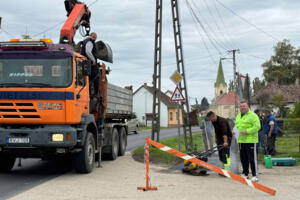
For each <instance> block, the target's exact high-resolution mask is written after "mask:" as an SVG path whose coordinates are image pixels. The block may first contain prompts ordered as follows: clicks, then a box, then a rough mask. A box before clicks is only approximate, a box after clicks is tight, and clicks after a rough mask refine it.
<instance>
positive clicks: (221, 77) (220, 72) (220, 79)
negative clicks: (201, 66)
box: [215, 58, 227, 87]
mask: <svg viewBox="0 0 300 200" xmlns="http://www.w3.org/2000/svg"><path fill="white" fill-rule="evenodd" d="M221 84H223V85H224V86H225V87H227V84H226V82H225V78H224V72H223V67H222V60H221V58H220V61H219V69H218V74H217V80H216V82H215V87H219V86H220V85H221Z"/></svg>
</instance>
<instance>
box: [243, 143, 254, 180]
mask: <svg viewBox="0 0 300 200" xmlns="http://www.w3.org/2000/svg"><path fill="white" fill-rule="evenodd" d="M240 159H241V163H242V167H243V174H245V175H246V176H248V174H249V164H250V167H251V172H252V176H257V154H256V143H240Z"/></svg>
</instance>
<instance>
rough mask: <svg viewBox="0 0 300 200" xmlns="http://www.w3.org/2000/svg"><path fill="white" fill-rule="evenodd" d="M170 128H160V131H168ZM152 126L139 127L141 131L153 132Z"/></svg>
mask: <svg viewBox="0 0 300 200" xmlns="http://www.w3.org/2000/svg"><path fill="white" fill-rule="evenodd" d="M168 128H169V127H163V126H162V127H160V129H168ZM151 129H152V126H139V131H146V130H151Z"/></svg>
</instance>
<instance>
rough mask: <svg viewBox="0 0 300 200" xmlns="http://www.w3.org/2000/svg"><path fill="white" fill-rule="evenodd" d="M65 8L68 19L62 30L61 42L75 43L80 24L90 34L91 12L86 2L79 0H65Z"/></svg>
mask: <svg viewBox="0 0 300 200" xmlns="http://www.w3.org/2000/svg"><path fill="white" fill-rule="evenodd" d="M65 8H66V11H67V13H68V14H67V16H68V19H67V21H66V22H65V24H64V25H63V27H62V29H61V30H60V40H59V42H60V43H61V44H73V43H74V41H73V38H74V36H75V33H76V31H77V29H78V28H79V27H80V26H83V27H84V28H85V31H86V35H88V34H89V32H90V17H91V12H90V10H89V9H88V7H87V6H86V5H85V4H84V3H82V2H80V1H78V0H65Z"/></svg>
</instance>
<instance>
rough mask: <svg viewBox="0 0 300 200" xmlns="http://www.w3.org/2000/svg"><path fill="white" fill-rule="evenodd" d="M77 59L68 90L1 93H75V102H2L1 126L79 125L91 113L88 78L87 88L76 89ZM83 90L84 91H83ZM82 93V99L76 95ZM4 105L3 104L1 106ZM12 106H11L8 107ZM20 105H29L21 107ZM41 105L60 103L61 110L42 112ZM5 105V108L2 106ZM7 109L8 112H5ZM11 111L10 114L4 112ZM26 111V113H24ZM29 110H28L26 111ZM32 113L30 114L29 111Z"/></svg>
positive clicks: (33, 89) (14, 89)
mask: <svg viewBox="0 0 300 200" xmlns="http://www.w3.org/2000/svg"><path fill="white" fill-rule="evenodd" d="M74 66H75V58H74V59H73V83H72V84H71V86H70V87H68V88H0V91H7V92H9V91H13V92H15V91H20V92H22V91H23V92H29V91H31V92H43V91H44V92H74V100H44V99H43V100H38V99H37V100H35V99H34V100H14V99H1V100H0V123H1V124H79V123H80V121H81V117H82V114H88V113H89V86H88V77H85V82H86V84H87V85H86V87H85V88H83V89H82V87H81V86H78V87H75V81H74V80H75V67H74ZM81 89H82V90H81ZM80 90H81V92H80V98H77V97H76V96H77V95H76V94H78V92H79V91H80ZM1 103H2V104H1ZM3 103H6V104H7V105H8V104H10V105H9V106H6V105H5V104H3ZM20 103H29V104H27V106H24V105H23V106H19V104H20ZM39 103H59V104H62V109H61V110H40V109H39V108H38V104H39ZM1 105H3V106H1ZM5 109H6V110H5ZM7 109H10V112H2V111H7ZM24 109H25V112H24V111H23V110H24ZM26 109H27V110H26ZM29 110H30V111H31V112H28V111H29Z"/></svg>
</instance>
